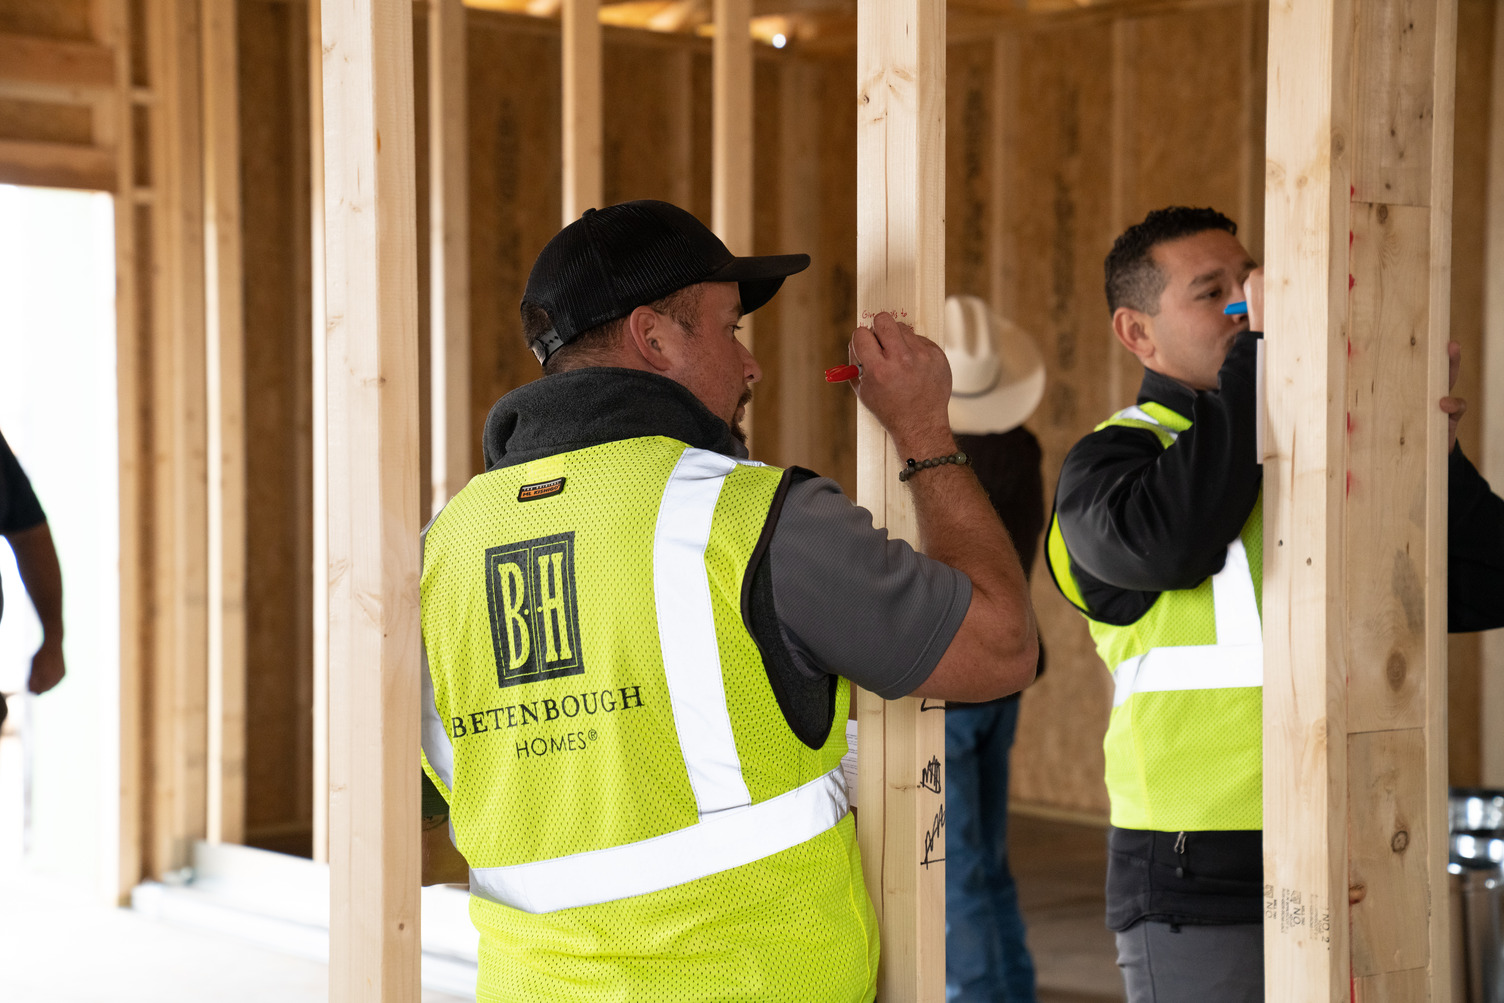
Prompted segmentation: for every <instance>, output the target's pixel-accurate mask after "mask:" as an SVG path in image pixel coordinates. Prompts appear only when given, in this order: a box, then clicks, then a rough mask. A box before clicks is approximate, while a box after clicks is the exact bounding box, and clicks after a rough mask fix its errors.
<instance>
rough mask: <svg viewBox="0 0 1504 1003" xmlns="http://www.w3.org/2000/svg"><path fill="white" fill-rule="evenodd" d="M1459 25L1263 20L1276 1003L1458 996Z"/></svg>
mask: <svg viewBox="0 0 1504 1003" xmlns="http://www.w3.org/2000/svg"><path fill="white" fill-rule="evenodd" d="M1423 6H1424V7H1425V9H1424V10H1422V9H1420V8H1421V7H1423ZM1455 18H1456V7H1455V0H1440V2H1439V3H1436V4H1435V5H1434V6H1432V5H1426V4H1423V3H1419V2H1417V3H1414V4H1402V5H1398V6H1392V7H1384V6H1382V5H1381V6H1379V7H1370V6H1367V5H1355V4H1352V3H1350V2H1349V0H1325V2H1321V3H1310V4H1302V5H1283V6H1275V7H1273V8H1271V13H1270V29H1269V73H1268V79H1269V91H1268V99H1269V104H1268V108H1269V122H1270V128H1269V133H1268V160H1269V171H1268V187H1267V194H1266V208H1265V214H1266V215H1265V223H1266V235H1265V240H1266V248H1267V260H1268V266H1267V267H1268V277H1267V280H1266V284H1265V288H1266V290H1268V309H1267V311H1266V321H1265V326H1266V328H1267V329H1268V330H1269V331H1273V332H1278V334H1279V336H1278V337H1275V338H1271V339H1270V340H1269V341H1268V343H1267V344H1268V348H1267V351H1268V353H1269V372H1268V377H1267V380H1266V386H1267V391H1266V393H1267V400H1268V412H1269V435H1268V436H1267V437H1266V441H1267V444H1268V448H1269V449H1270V452H1271V455H1270V456H1269V457H1267V458H1266V461H1265V465H1264V605H1263V611H1264V642H1265V677H1264V778H1265V780H1264V868H1265V889H1266V900H1265V920H1266V922H1265V970H1266V975H1267V983H1266V992H1267V994H1268V996H1269V998H1270V999H1302V1000H1318V999H1329V1000H1332V1001H1337V1000H1348V999H1350V998H1352V999H1357V1000H1370V1001H1372V1000H1395V1001H1400V1000H1404V1001H1411V1000H1413V1001H1420V1000H1424V999H1432V1000H1435V999H1444V998H1446V993H1447V987H1448V985H1449V965H1450V952H1449V949H1448V944H1449V941H1448V933H1449V930H1448V927H1449V917H1448V913H1447V910H1445V909H1428V908H1427V903H1434V902H1438V901H1444V900H1445V898H1446V894H1447V892H1446V880H1447V878H1446V870H1445V868H1446V844H1447V830H1446V811H1445V802H1446V658H1445V650H1446V649H1445V643H1446V605H1445V603H1446V574H1445V557H1446V458H1445V450H1446V447H1445V443H1446V418H1445V416H1444V415H1443V414H1442V413H1441V412H1440V410H1439V409H1438V408H1437V407H1436V401H1437V400H1438V399H1439V398H1440V397H1441V396H1442V395H1443V394H1444V393H1445V390H1446V368H1447V361H1446V348H1445V346H1446V340H1447V324H1448V310H1449V304H1450V299H1449V295H1450V288H1449V286H1450V282H1449V279H1450V271H1449V269H1450V242H1451V134H1452V94H1453V65H1454V64H1453V60H1454V58H1455V45H1456V31H1455ZM1317 53H1319V54H1320V56H1321V58H1313V55H1314V54H1317ZM1396 115H1398V116H1401V117H1403V118H1404V119H1405V120H1404V121H1400V120H1398V119H1395V118H1394V117H1393V116H1396ZM1386 122H1388V123H1392V125H1393V128H1389V127H1388V126H1387V125H1385V124H1383V123H1386ZM1376 544H1377V545H1376Z"/></svg>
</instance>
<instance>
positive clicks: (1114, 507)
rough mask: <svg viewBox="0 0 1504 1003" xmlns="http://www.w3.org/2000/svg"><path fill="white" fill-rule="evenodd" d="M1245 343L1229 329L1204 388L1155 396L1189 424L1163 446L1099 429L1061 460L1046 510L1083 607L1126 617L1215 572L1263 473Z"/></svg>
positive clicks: (1147, 435) (1251, 342)
mask: <svg viewBox="0 0 1504 1003" xmlns="http://www.w3.org/2000/svg"><path fill="white" fill-rule="evenodd" d="M1257 345H1258V335H1257V334H1255V333H1247V334H1241V335H1239V336H1238V339H1237V341H1236V342H1234V344H1233V347H1232V350H1231V351H1229V352H1228V354H1227V359H1226V361H1225V362H1224V363H1223V365H1222V369H1221V371H1220V372H1219V373H1218V378H1217V389H1216V390H1214V391H1204V392H1200V393H1192V392H1191V391H1185V390H1183V388H1182V392H1183V393H1184V395H1185V397H1186V401H1184V402H1179V401H1177V402H1170V401H1165V402H1162V403H1166V405H1167V406H1170V407H1171V408H1172V410H1175V411H1177V412H1178V413H1181V414H1186V406H1187V404H1188V405H1189V415H1188V416H1189V417H1190V419H1191V421H1192V427H1191V428H1189V429H1188V430H1186V431H1184V432H1182V433H1180V435H1179V437H1178V438H1176V440H1175V442H1174V443H1172V444H1171V445H1170V447H1169V448H1168V449H1161V448H1160V445H1159V440H1158V439H1157V438H1156V436H1155V435H1154V434H1153V433H1151V432H1149V431H1146V430H1141V429H1135V428H1125V427H1122V426H1108V427H1107V428H1104V429H1102V430H1101V431H1098V432H1093V433H1092V434H1091V435H1088V436H1087V437H1086V438H1084V439H1082V440H1081V441H1080V442H1079V443H1077V444H1076V446H1075V447H1074V448H1073V449H1072V450H1071V452H1070V454H1069V455H1068V456H1067V457H1066V460H1065V465H1064V467H1063V468H1062V470H1061V472H1060V482H1059V485H1058V486H1057V489H1056V495H1055V512H1056V515H1057V516H1058V518H1059V520H1060V531H1061V534H1062V535H1063V536H1064V538H1065V543H1066V547H1067V549H1068V550H1069V551H1070V555H1071V566H1072V569H1073V571H1074V572H1075V574H1076V578H1077V581H1078V583H1079V584H1080V585H1081V586H1082V593H1083V595H1084V596H1085V598H1086V599H1087V602H1088V604H1089V605H1090V606H1091V612H1092V613H1093V615H1094V616H1097V615H1098V614H1105V615H1101V616H1097V618H1098V619H1105V620H1107V622H1119V623H1126V622H1131V621H1132V620H1133V619H1136V618H1137V616H1138V615H1141V614H1142V612H1143V610H1144V609H1146V608H1147V605H1148V604H1149V603H1152V602H1153V597H1155V596H1157V595H1158V594H1159V593H1160V592H1166V591H1169V590H1172V589H1185V588H1193V587H1195V586H1196V585H1198V584H1200V582H1201V581H1202V580H1204V579H1205V578H1206V577H1207V576H1208V575H1213V574H1215V573H1216V572H1218V571H1220V570H1221V569H1222V563H1223V561H1224V559H1225V557H1226V552H1227V545H1228V544H1229V543H1231V542H1232V540H1233V539H1234V538H1235V537H1237V535H1238V533H1239V531H1240V530H1241V529H1242V528H1243V524H1244V523H1245V522H1246V521H1247V520H1248V515H1249V513H1250V512H1252V511H1253V505H1254V502H1255V501H1256V500H1257V499H1258V494H1259V487H1260V485H1261V484H1262V480H1263V468H1261V467H1260V466H1259V464H1258V457H1257V455H1256V452H1257V450H1256V445H1255V437H1254V359H1255V357H1256V353H1257ZM1150 376H1151V377H1152V378H1154V379H1156V380H1158V381H1159V383H1160V384H1164V383H1167V382H1168V381H1165V380H1164V377H1156V376H1154V374H1150ZM1148 383H1149V380H1147V379H1146V385H1148ZM1123 592H1127V593H1133V594H1135V595H1136V598H1134V599H1133V600H1131V601H1129V602H1128V603H1127V607H1132V608H1126V607H1125V606H1124V604H1123V603H1122V602H1118V601H1115V600H1116V599H1119V598H1121V597H1120V596H1119V595H1118V594H1119V593H1123ZM1114 607H1116V608H1114ZM1134 609H1136V612H1134Z"/></svg>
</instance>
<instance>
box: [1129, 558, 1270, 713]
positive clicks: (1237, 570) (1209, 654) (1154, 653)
mask: <svg viewBox="0 0 1504 1003" xmlns="http://www.w3.org/2000/svg"><path fill="white" fill-rule="evenodd" d="M1212 606H1213V608H1214V610H1215V614H1216V618H1217V643H1216V644H1195V645H1179V646H1175V647H1164V648H1152V649H1150V650H1149V651H1146V652H1144V654H1142V655H1138V656H1135V657H1133V658H1129V659H1126V660H1124V661H1122V662H1120V663H1118V665H1117V667H1116V668H1115V669H1113V670H1112V684H1113V693H1112V705H1113V706H1114V707H1121V706H1122V705H1123V704H1125V703H1127V702H1128V698H1129V697H1131V696H1133V694H1135V693H1164V692H1168V691H1172V690H1221V689H1232V688H1234V687H1239V686H1262V685H1264V640H1263V629H1262V627H1261V626H1260V623H1259V607H1258V601H1257V599H1256V598H1255V597H1254V592H1253V572H1252V571H1251V570H1250V568H1249V567H1248V551H1247V550H1246V549H1245V548H1244V547H1243V541H1242V539H1236V540H1233V541H1232V543H1230V544H1228V545H1227V560H1226V561H1225V562H1224V563H1223V565H1222V570H1221V571H1219V572H1217V573H1216V574H1215V575H1213V576H1212Z"/></svg>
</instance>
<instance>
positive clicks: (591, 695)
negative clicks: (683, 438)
mask: <svg viewBox="0 0 1504 1003" xmlns="http://www.w3.org/2000/svg"><path fill="white" fill-rule="evenodd" d="M783 476H784V475H783V472H782V471H781V470H778V469H776V468H772V467H767V466H763V465H761V464H754V463H748V462H744V461H738V460H735V459H733V458H731V457H728V456H724V455H722V454H719V453H715V452H710V451H707V450H702V449H694V448H690V447H686V446H685V445H684V443H682V442H678V441H675V440H672V439H668V438H664V437H644V438H636V439H628V440H623V441H619V442H611V443H605V444H602V445H597V446H591V447H589V448H585V449H580V450H577V451H573V452H568V453H562V454H559V455H556V456H551V457H548V458H546V459H542V460H536V461H533V462H531V463H526V464H520V465H517V466H513V467H506V468H502V469H499V470H494V471H491V472H489V473H486V474H482V475H481V476H479V477H477V478H475V479H474V480H472V481H471V482H470V484H469V485H468V486H466V487H465V488H464V489H463V490H462V491H460V492H459V494H457V495H456V496H455V497H454V498H453V499H452V500H451V501H450V502H449V503H448V504H447V505H446V506H445V508H444V510H443V511H442V512H441V513H440V514H439V515H438V516H437V517H436V518H435V520H434V521H433V524H432V525H431V526H430V528H429V529H428V531H427V534H426V537H425V542H424V559H423V580H422V603H423V609H422V624H423V637H424V647H425V654H426V661H427V664H426V670H427V671H425V673H424V694H423V696H424V700H423V703H424V721H423V728H422V732H423V752H424V769H425V770H427V771H428V774H429V776H430V778H431V779H432V780H433V781H434V783H435V784H436V785H437V786H438V788H439V790H440V791H441V792H442V793H443V794H444V795H445V797H446V798H447V799H448V801H449V805H450V821H451V825H452V827H453V832H454V836H455V839H456V845H457V846H458V847H459V849H460V851H461V852H462V853H463V854H464V856H465V858H466V860H467V861H468V862H469V865H470V890H471V910H470V911H471V916H472V918H473V919H474V921H475V923H476V926H477V927H478V929H479V930H480V934H481V940H480V963H481V971H480V983H479V989H478V995H479V998H480V999H482V1000H523V999H527V1000H542V999H546V1000H549V1001H576V1000H577V1001H595V1000H637V999H643V1000H648V999H653V1000H659V999H695V998H698V997H699V996H700V995H702V994H703V995H705V996H707V997H710V996H713V997H714V998H716V999H748V1000H753V999H756V1000H807V999H811V998H820V999H831V1000H851V1001H864V1000H871V999H872V998H873V996H874V994H875V986H876V974H877V926H876V919H875V915H874V912H873V909H872V905H871V903H870V902H869V901H868V898H867V894H866V890H865V886H864V884H863V881H862V873H861V863H860V859H859V857H858V855H857V849H856V840H855V832H854V828H853V825H852V822H851V818H850V814H849V812H848V810H847V793H846V788H845V781H844V779H843V778H842V775H841V770H840V759H841V756H842V754H843V753H844V752H845V751H846V742H845V728H844V720H842V719H843V718H844V717H845V715H844V714H840V715H836V716H835V718H836V719H834V720H833V721H832V726H831V728H830V731H829V734H828V735H827V737H826V740H825V742H824V744H823V745H822V746H820V747H819V748H813V749H812V748H810V747H809V746H807V745H805V744H804V743H803V742H802V741H800V740H799V739H798V738H797V737H796V736H795V735H794V734H793V732H792V731H791V729H790V728H789V726H788V724H787V723H786V721H785V719H784V715H783V713H782V711H781V710H780V709H779V707H778V703H777V699H776V698H775V696H774V694H773V691H772V688H771V686H770V684H769V682H768V678H767V672H766V669H765V668H764V665H763V660H762V656H761V655H760V654H759V652H758V649H757V646H756V643H755V641H754V639H753V637H752V635H751V634H750V632H749V630H748V627H747V625H746V624H745V623H743V620H742V610H743V602H742V596H743V590H744V589H747V588H750V581H749V578H750V575H749V574H748V569H749V565H750V564H751V562H752V558H753V555H754V553H755V552H756V551H757V548H758V547H759V545H760V543H762V542H763V541H764V536H765V533H770V532H771V526H770V525H769V512H770V508H771V506H772V504H773V501H774V499H775V497H776V496H777V493H778V491H779V486H780V483H781V482H782V479H783ZM848 687H849V684H848V683H847V682H846V681H845V680H842V681H841V683H840V686H839V689H838V691H837V694H836V697H835V706H836V707H837V708H844V707H845V706H846V703H847V700H848V694H849V689H848Z"/></svg>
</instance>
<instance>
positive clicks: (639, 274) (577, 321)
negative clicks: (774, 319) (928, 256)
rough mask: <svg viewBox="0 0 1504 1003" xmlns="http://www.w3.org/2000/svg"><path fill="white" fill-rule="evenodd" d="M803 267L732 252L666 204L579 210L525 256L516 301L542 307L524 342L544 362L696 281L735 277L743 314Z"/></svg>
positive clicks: (784, 258) (786, 258) (787, 259)
mask: <svg viewBox="0 0 1504 1003" xmlns="http://www.w3.org/2000/svg"><path fill="white" fill-rule="evenodd" d="M808 267H809V255H808V254H770V255H763V256H761V257H746V258H738V257H737V256H736V255H734V254H732V253H731V252H730V251H729V250H727V248H726V245H725V244H723V243H721V239H720V238H719V237H717V236H716V235H715V234H714V233H712V232H711V231H710V228H709V227H707V226H706V225H705V224H704V223H701V222H700V221H699V220H698V219H696V218H695V217H694V216H693V215H692V214H691V213H688V212H686V211H684V210H683V209H680V208H679V207H678V206H676V205H670V204H669V203H667V202H658V201H655V200H653V199H638V200H637V201H634V202H622V203H620V204H618V205H612V206H607V207H606V208H604V209H586V210H585V215H583V216H581V217H580V218H579V219H577V220H575V221H574V222H573V223H570V224H569V225H568V226H566V227H565V228H564V229H562V230H560V231H559V232H558V233H557V234H555V235H554V238H553V239H552V240H550V241H549V242H548V244H547V245H545V246H544V248H543V251H542V252H541V253H540V254H539V255H538V260H537V261H535V262H533V270H532V273H531V274H530V275H528V279H527V288H526V289H525V290H524V291H523V293H522V304H523V307H524V308H526V307H528V306H535V307H539V308H541V309H543V310H545V311H547V312H548V316H549V319H550V320H551V321H552V322H553V327H552V329H551V330H550V331H549V332H548V333H547V334H546V335H544V336H543V337H542V338H540V339H538V340H535V341H533V342H532V343H531V344H530V345H528V347H529V348H531V349H532V350H533V354H534V355H536V356H537V357H538V361H539V362H540V363H541V362H545V361H547V359H548V357H549V356H550V355H552V354H553V353H554V352H556V351H558V350H559V349H560V348H562V347H563V346H565V345H567V344H569V342H571V341H573V340H574V339H575V338H577V337H579V335H580V334H582V333H583V332H585V331H589V330H590V329H592V328H595V327H599V326H600V325H602V324H604V323H606V322H607V321H609V320H615V319H616V318H618V317H625V316H626V315H627V314H629V313H631V312H632V311H633V310H635V309H637V308H638V307H640V306H646V305H647V304H649V303H653V302H656V301H658V300H660V299H662V298H663V297H665V296H667V295H668V294H669V293H671V292H674V291H676V290H679V289H683V288H684V287H685V286H692V285H694V284H695V283H697V282H735V283H737V284H738V285H739V286H740V287H741V297H742V312H743V313H751V312H752V311H753V310H756V309H757V308H758V307H760V306H762V305H763V304H764V303H766V302H767V301H768V300H770V299H772V298H773V294H774V293H776V292H778V287H779V286H781V285H783V280H784V279H785V278H786V277H788V276H790V275H793V274H794V273H795V272H802V271H804V270H805V269H806V268H808Z"/></svg>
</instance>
